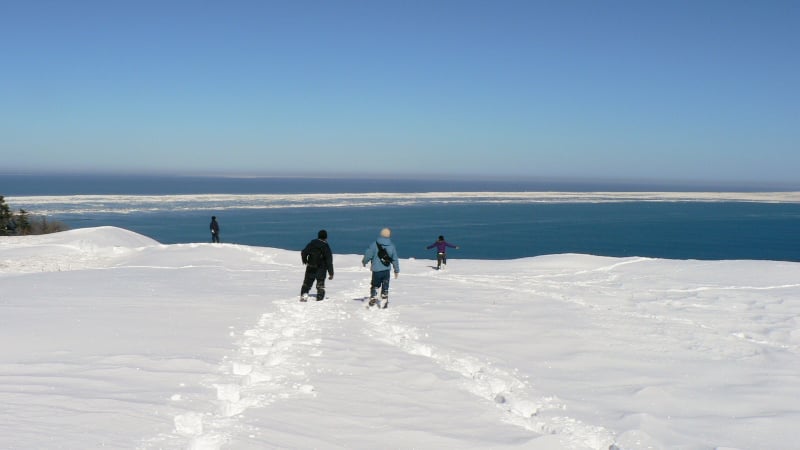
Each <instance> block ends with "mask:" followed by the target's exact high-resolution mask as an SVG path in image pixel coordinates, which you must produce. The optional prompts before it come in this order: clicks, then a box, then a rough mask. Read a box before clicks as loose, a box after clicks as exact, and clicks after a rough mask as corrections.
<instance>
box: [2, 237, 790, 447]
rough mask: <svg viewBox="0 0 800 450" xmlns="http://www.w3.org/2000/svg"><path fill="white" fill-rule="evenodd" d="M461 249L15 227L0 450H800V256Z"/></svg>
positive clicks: (9, 249)
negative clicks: (380, 284)
mask: <svg viewBox="0 0 800 450" xmlns="http://www.w3.org/2000/svg"><path fill="white" fill-rule="evenodd" d="M315 231H316V230H309V233H308V234H309V239H311V238H313V237H314V236H315ZM376 234H377V230H376ZM364 238H365V239H364V245H365V247H366V245H367V244H368V243H369V242H370V241H371V239H372V238H373V236H365V237H364ZM331 245H332V247H333V250H334V252H335V251H336V237H335V236H331ZM399 251H400V252H401V255H402V252H403V249H402V248H400V249H399ZM453 257H457V254H455V253H454V254H453V255H451V260H450V264H449V266H448V267H447V269H446V270H442V271H436V270H433V268H432V266H433V265H435V264H434V262H433V261H432V260H408V259H404V260H402V261H401V270H402V272H401V274H400V277H399V278H398V279H393V280H392V286H391V287H392V291H391V301H390V305H389V308H388V309H386V310H374V309H373V310H367V309H366V308H365V305H364V303H363V299H364V296H365V295H366V294H367V292H368V283H369V281H368V280H369V272H368V270H367V269H364V268H362V266H361V264H360V256H359V255H340V254H337V255H335V269H336V276H335V278H334V279H333V280H332V281H328V295H329V298H326V299H325V300H324V301H322V302H315V301H311V302H309V303H300V302H298V301H297V299H298V294H299V290H300V283H301V281H302V276H303V266H302V265H301V263H300V256H299V252H294V251H286V250H280V249H274V248H264V247H248V246H240V245H228V244H222V245H212V244H182V245H168V246H166V245H160V244H159V243H157V242H155V241H153V240H151V239H149V238H147V237H144V236H141V235H137V234H134V233H131V232H129V231H126V230H122V229H118V228H111V227H100V228H91V229H78V230H72V231H68V232H64V233H58V234H53V235H46V236H29V237H6V238H0V340H1V341H2V342H3V350H2V352H0V448H4V449H46V448H68V449H89V448H100V447H104V448H120V449H130V448H141V449H158V448H164V449H182V448H190V449H218V448H222V449H263V448H325V449H328V448H358V449H375V448H403V449H410V448H417V449H442V448H533V449H562V448H563V449H584V448H585V449H608V448H609V447H612V448H614V447H613V446H616V448H620V449H645V448H653V449H660V448H680V449H712V448H739V449H790V448H796V447H797V445H798V444H797V437H798V434H797V428H796V427H797V424H798V423H800V402H798V399H800V264H798V263H788V262H770V261H672V260H655V259H645V258H605V257H595V256H585V255H552V256H541V257H536V258H527V259H521V260H513V261H477V260H460V259H455V258H453ZM312 292H313V290H312Z"/></svg>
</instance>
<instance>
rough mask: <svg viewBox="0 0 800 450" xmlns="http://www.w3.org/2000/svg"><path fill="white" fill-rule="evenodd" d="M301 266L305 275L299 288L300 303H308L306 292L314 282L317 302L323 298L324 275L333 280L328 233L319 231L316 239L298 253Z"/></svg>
mask: <svg viewBox="0 0 800 450" xmlns="http://www.w3.org/2000/svg"><path fill="white" fill-rule="evenodd" d="M300 257H301V258H302V260H303V264H304V265H305V266H306V275H305V278H303V286H302V287H301V288H300V301H301V302H305V301H308V292H309V291H310V290H311V286H313V285H314V282H315V281H316V282H317V301H318V302H319V301H322V300H323V299H324V298H325V274H326V273H327V274H328V279H329V280H332V279H333V254H332V253H331V247H330V246H329V245H328V232H327V231H325V230H319V232H318V233H317V238H316V239H314V240H312V241H311V242H309V243H308V244H307V245H306V246H305V248H304V249H303V251H301V252H300Z"/></svg>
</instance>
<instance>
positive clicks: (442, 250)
mask: <svg viewBox="0 0 800 450" xmlns="http://www.w3.org/2000/svg"><path fill="white" fill-rule="evenodd" d="M433 247H436V270H440V269H441V268H442V264H444V265H445V266H446V265H447V247H450V248H454V249H456V250H458V246H457V245H453V244H451V243H449V242H447V241H445V240H444V236H439V239H438V240H437V241H436V242H434V243H433V244H431V245H429V246H427V247H425V248H426V249H428V250H430V249H432V248H433Z"/></svg>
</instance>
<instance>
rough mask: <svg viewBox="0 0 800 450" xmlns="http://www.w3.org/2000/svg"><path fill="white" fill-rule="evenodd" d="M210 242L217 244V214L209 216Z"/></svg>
mask: <svg viewBox="0 0 800 450" xmlns="http://www.w3.org/2000/svg"><path fill="white" fill-rule="evenodd" d="M208 227H209V228H210V229H211V242H213V243H216V244H219V223H217V216H211V225H209V226H208Z"/></svg>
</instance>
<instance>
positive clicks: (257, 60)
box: [0, 0, 800, 183]
mask: <svg viewBox="0 0 800 450" xmlns="http://www.w3.org/2000/svg"><path fill="white" fill-rule="evenodd" d="M798 23H800V2H797V1H765V2H756V1H737V0H732V1H712V0H703V1H680V0H676V1H666V2H654V1H639V0H635V1H634V0H632V1H588V0H587V1H570V0H567V1H552V2H550V1H548V2H544V1H533V0H529V1H502V0H500V1H489V0H485V1H472V0H465V1H381V0H376V1H290V2H289V1H274V2H273V1H226V2H216V1H213V2H212V1H177V0H176V1H169V0H167V1H150V0H143V1H133V0H128V1H80V0H76V1H70V2H65V1H59V0H53V1H40V0H30V1H25V2H18V1H11V0H0V58H2V70H0V99H2V100H0V156H2V161H3V162H2V166H3V167H4V168H5V169H6V170H22V171H51V170H68V171H94V172H97V171H101V172H102V171H110V172H119V171H124V172H154V171H157V172H181V173H202V174H221V173H235V174H251V175H263V174H271V175H274V174H282V175H317V174H325V175H351V174H356V175H369V174H381V173H386V174H394V175H423V176H430V175H436V174H444V175H450V176H501V177H502V176H531V177H544V178H591V179H598V178H599V179H644V180H647V179H653V180H696V181H744V182H757V183H758V182H761V183H767V182H779V183H780V182H796V181H797V180H798V169H800V86H798V84H799V82H800V57H798V55H800V28H798V26H797V24H798ZM3 167H0V170H2V169H3Z"/></svg>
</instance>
